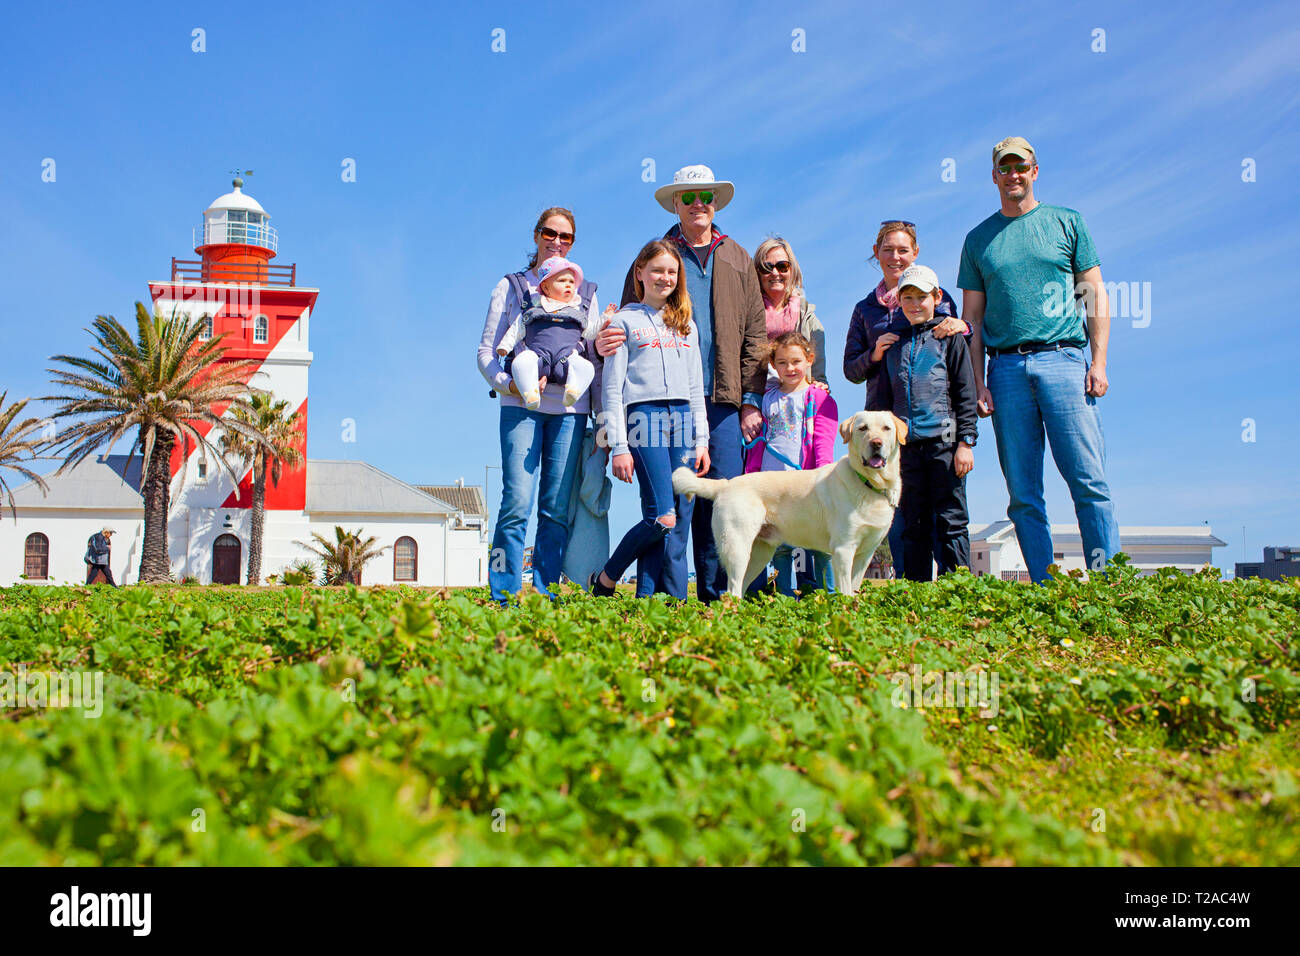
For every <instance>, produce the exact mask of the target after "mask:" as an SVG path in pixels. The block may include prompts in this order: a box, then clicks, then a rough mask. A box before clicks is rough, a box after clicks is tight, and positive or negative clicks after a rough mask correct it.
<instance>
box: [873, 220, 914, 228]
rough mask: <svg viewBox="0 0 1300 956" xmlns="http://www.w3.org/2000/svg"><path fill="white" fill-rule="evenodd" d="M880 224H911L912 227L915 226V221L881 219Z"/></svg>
mask: <svg viewBox="0 0 1300 956" xmlns="http://www.w3.org/2000/svg"><path fill="white" fill-rule="evenodd" d="M880 224H881V225H882V226H911V227H912V228H913V229H915V228H916V223H914V222H908V221H907V220H906V219H882V220H880Z"/></svg>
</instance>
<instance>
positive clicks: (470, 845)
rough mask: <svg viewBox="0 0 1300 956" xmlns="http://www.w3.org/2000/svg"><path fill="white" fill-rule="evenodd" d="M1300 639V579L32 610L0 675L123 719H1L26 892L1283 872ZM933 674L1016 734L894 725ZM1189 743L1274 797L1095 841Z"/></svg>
mask: <svg viewBox="0 0 1300 956" xmlns="http://www.w3.org/2000/svg"><path fill="white" fill-rule="evenodd" d="M1297 621H1300V587H1297V586H1295V585H1279V584H1270V583H1267V582H1252V583H1240V582H1234V583H1228V584H1224V583H1221V582H1219V581H1217V580H1215V579H1213V578H1211V577H1210V576H1208V575H1201V576H1196V577H1185V576H1182V575H1177V574H1172V573H1171V574H1160V575H1156V576H1153V577H1149V578H1138V577H1137V576H1136V574H1135V573H1134V572H1133V571H1132V570H1131V569H1129V568H1126V567H1125V566H1124V565H1123V564H1122V563H1121V564H1119V565H1117V566H1115V567H1113V568H1112V569H1111V570H1110V571H1109V572H1108V573H1107V574H1106V575H1105V576H1096V577H1095V578H1094V580H1092V581H1089V582H1085V581H1082V580H1079V579H1077V578H1073V577H1069V576H1058V577H1057V578H1056V579H1054V580H1053V581H1052V582H1051V583H1050V584H1048V585H1047V586H1045V587H1032V586H1026V585H1020V584H1013V583H1008V582H1002V581H997V580H994V579H991V578H987V577H983V578H975V577H972V576H970V575H969V574H957V575H952V576H949V577H947V578H945V579H944V580H943V581H941V582H938V583H936V584H932V585H916V584H909V583H904V582H898V583H893V584H890V585H888V586H884V587H874V588H870V589H868V590H866V591H865V592H864V593H863V594H861V595H859V596H857V597H856V598H853V599H845V598H840V597H831V598H828V597H827V596H826V595H824V594H817V595H814V596H811V597H809V598H808V599H806V600H803V601H791V600H789V599H786V598H780V597H776V598H759V599H757V600H754V601H749V602H745V603H743V604H740V605H726V606H713V607H707V606H702V605H699V604H695V603H690V604H686V605H675V604H673V603H672V602H669V601H666V600H665V599H663V598H654V599H650V600H643V601H635V600H633V599H631V598H628V597H618V598H612V599H605V600H601V599H593V598H590V597H587V596H586V595H581V594H580V593H578V592H574V593H573V594H572V595H571V596H567V597H565V598H563V599H562V600H561V601H559V602H557V603H555V604H552V603H551V602H549V601H546V600H543V599H541V598H540V597H538V596H535V595H533V596H529V597H527V598H526V599H524V600H523V601H522V602H521V603H520V604H518V605H516V606H512V607H511V608H508V609H504V610H503V609H500V608H497V607H495V606H494V605H492V604H491V603H490V602H489V601H488V600H487V595H486V594H485V593H483V592H481V591H461V592H455V593H450V594H440V595H435V594H429V593H423V592H419V593H417V592H413V591H411V590H410V589H405V588H383V589H379V588H376V589H373V590H370V591H366V590H363V589H358V588H355V587H346V588H344V589H342V590H331V591H324V590H314V589H310V588H286V589H283V590H279V591H241V590H237V589H210V590H209V589H193V590H191V589H185V590H183V591H182V590H181V589H170V588H166V587H162V588H150V587H131V588H124V589H121V590H119V591H111V592H107V593H104V592H101V591H99V590H96V591H91V590H90V589H86V588H48V587H40V588H38V587H27V586H18V587H15V588H11V589H7V590H5V591H3V592H0V628H3V631H2V633H4V634H5V635H7V638H6V639H5V640H3V641H0V671H6V670H7V671H11V672H12V671H13V670H15V669H16V667H17V665H18V663H19V662H21V663H22V664H23V665H24V666H25V667H26V669H27V671H29V672H32V671H38V670H45V671H56V670H63V671H72V670H99V671H103V672H104V673H105V687H104V690H105V698H106V703H105V707H104V712H103V716H102V717H100V718H98V719H93V718H88V717H85V716H83V715H82V714H81V713H80V712H78V711H75V710H61V709H54V708H38V709H35V710H23V709H21V708H15V709H14V711H13V712H12V713H11V714H6V715H4V716H9V717H11V718H12V719H8V720H0V865H5V864H31V863H42V864H49V865H59V864H65V863H74V864H146V865H172V864H178V863H201V864H219V865H236V864H363V865H384V864H428V863H469V864H473V863H493V864H497V863H549V864H575V863H582V864H589V863H595V864H625V863H656V864H683V863H685V864H695V863H710V864H791V863H807V864H863V863H870V864H885V863H922V864H923V863H957V864H1000V863H1019V864H1115V863H1120V862H1145V863H1177V862H1188V861H1189V860H1190V862H1210V861H1214V860H1220V859H1228V860H1232V861H1235V862H1256V863H1259V862H1265V863H1267V862H1276V861H1278V860H1281V859H1283V858H1285V857H1286V856H1287V855H1288V854H1291V855H1293V854H1295V852H1296V849H1297V840H1296V837H1295V832H1296V828H1295V826H1294V824H1295V807H1296V789H1297V788H1296V786H1295V781H1294V774H1293V772H1292V771H1289V770H1286V769H1284V768H1279V767H1277V766H1276V759H1275V757H1274V756H1273V755H1274V754H1275V752H1277V753H1283V754H1290V756H1291V760H1292V763H1294V742H1295V734H1294V728H1293V727H1292V726H1291V725H1292V722H1293V721H1294V719H1295V717H1296V716H1297V711H1296V706H1297V705H1296V700H1297V694H1296V690H1297V651H1296V643H1295V632H1296V627H1297ZM913 666H915V667H917V668H919V669H920V670H921V671H924V672H945V673H957V674H962V673H971V672H983V673H988V674H996V675H997V676H998V677H999V693H1000V700H999V707H998V710H999V712H998V714H997V715H996V716H988V717H981V716H980V715H979V714H978V712H977V708H972V707H965V708H960V707H954V706H950V705H948V704H946V703H939V704H931V703H930V702H928V701H926V702H923V704H922V706H920V707H917V706H915V705H914V704H915V702H910V703H909V702H908V701H904V703H909V706H905V707H904V706H898V705H897V704H898V703H899V700H898V697H899V688H898V683H897V680H896V679H894V675H897V674H899V673H905V672H908V671H909V668H911V667H913ZM1189 750H1196V751H1197V752H1198V754H1199V756H1198V757H1197V758H1195V760H1200V761H1202V763H1203V764H1204V766H1205V767H1206V768H1207V771H1206V773H1207V775H1208V774H1209V769H1208V768H1210V767H1212V766H1213V767H1215V770H1214V773H1215V774H1217V776H1215V777H1214V779H1215V780H1216V781H1217V780H1219V778H1220V777H1223V778H1224V779H1225V780H1226V779H1227V778H1226V777H1225V776H1224V773H1223V772H1220V771H1219V770H1218V769H1217V767H1218V764H1215V763H1214V762H1215V761H1220V762H1222V761H1228V760H1234V761H1237V763H1235V764H1233V766H1232V771H1231V772H1232V774H1236V775H1237V776H1236V778H1235V779H1234V781H1233V782H1232V787H1233V788H1235V791H1233V792H1237V793H1242V794H1247V795H1253V798H1251V799H1248V798H1246V797H1242V798H1238V802H1237V803H1235V804H1227V805H1225V806H1224V807H1223V808H1221V809H1217V810H1216V809H1214V808H1211V809H1209V810H1206V809H1203V808H1202V809H1201V810H1200V811H1199V812H1198V816H1197V817H1196V818H1195V820H1194V822H1189V823H1188V824H1186V825H1184V824H1182V823H1180V824H1179V825H1178V826H1173V825H1170V824H1168V823H1161V822H1158V821H1156V819H1155V817H1154V815H1153V816H1152V820H1151V821H1147V822H1144V823H1143V825H1142V826H1138V825H1135V824H1133V823H1124V824H1121V823H1120V822H1113V823H1112V825H1111V826H1110V827H1109V828H1108V829H1106V830H1105V831H1104V832H1098V831H1097V830H1096V827H1095V826H1092V827H1090V826H1089V825H1088V822H1089V817H1088V814H1089V812H1090V808H1092V807H1098V806H1103V807H1104V806H1112V807H1113V810H1112V815H1111V819H1112V820H1113V821H1124V820H1132V819H1133V815H1134V814H1137V815H1138V816H1139V817H1140V816H1141V815H1142V814H1143V812H1144V811H1143V808H1142V807H1140V806H1132V807H1130V806H1129V805H1127V804H1124V805H1123V806H1117V804H1122V803H1123V801H1124V800H1125V796H1124V794H1123V792H1122V791H1123V789H1124V788H1125V787H1126V786H1128V784H1126V783H1121V776H1120V775H1121V774H1123V773H1128V772H1129V770H1128V769H1127V768H1124V767H1120V766H1119V765H1118V764H1117V763H1116V757H1115V754H1122V753H1124V752H1133V753H1145V754H1149V755H1151V756H1152V759H1158V760H1161V761H1164V760H1168V761H1174V760H1175V759H1177V760H1178V761H1183V765H1184V766H1192V765H1191V764H1186V763H1185V760H1184V758H1186V757H1187V752H1188V751H1189ZM1180 753H1181V754H1182V755H1183V756H1182V757H1178V754H1180ZM1257 754H1258V755H1259V760H1258V761H1256V759H1255V755H1257ZM1284 759H1285V758H1284ZM1195 760H1194V761H1193V763H1195ZM1268 761H1272V762H1271V763H1268ZM1262 763H1267V770H1264V769H1261V764H1262ZM1053 775H1058V776H1053ZM1049 779H1052V780H1055V781H1056V782H1057V784H1059V789H1058V790H1057V791H1056V792H1054V793H1048V792H1043V790H1044V788H1045V787H1046V786H1047V783H1046V781H1047V780H1049ZM1123 779H1127V778H1123ZM1198 779H1199V778H1198ZM1192 785H1193V783H1192V782H1189V783H1187V786H1189V787H1190V786H1192ZM1196 785H1197V786H1200V784H1196ZM1215 786H1216V787H1217V788H1218V789H1216V790H1215V793H1216V794H1217V793H1219V792H1220V791H1223V792H1228V791H1227V790H1225V789H1224V788H1225V787H1227V784H1226V783H1224V784H1223V785H1222V786H1220V785H1219V784H1218V783H1216V784H1215ZM1135 787H1136V785H1135ZM1265 792H1266V793H1267V794H1268V795H1269V797H1268V799H1267V800H1263V799H1262V796H1261V795H1262V794H1263V793H1265ZM1152 821H1155V822H1152ZM200 824H201V825H200ZM1247 824H1249V826H1250V827H1251V828H1252V829H1250V830H1243V829H1241V828H1242V827H1244V826H1246V825H1247ZM1180 827H1181V828H1182V829H1180ZM1196 828H1199V831H1200V832H1201V833H1203V834H1205V839H1201V840H1197V839H1195V838H1193V837H1189V835H1188V833H1187V832H1186V831H1187V830H1188V829H1192V831H1193V834H1194V833H1195V832H1197V831H1196ZM1260 833H1268V834H1276V838H1272V837H1270V839H1268V840H1265V841H1262V842H1260V843H1259V845H1256V843H1255V841H1256V840H1258V839H1259V834H1260Z"/></svg>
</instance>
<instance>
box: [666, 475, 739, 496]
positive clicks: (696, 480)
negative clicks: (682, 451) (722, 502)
mask: <svg viewBox="0 0 1300 956" xmlns="http://www.w3.org/2000/svg"><path fill="white" fill-rule="evenodd" d="M726 483H727V482H726V479H718V478H701V477H699V476H698V475H696V474H695V472H694V471H692V470H691V469H689V468H678V469H677V470H676V471H674V472H673V491H675V492H677V493H678V494H679V495H680V494H684V495H686V497H687V498H694V497H695V496H696V495H699V496H700V497H701V498H708V499H710V500H712V499H713V498H716V497H718V494H719V493H720V492H721V491H722V488H723V486H724V485H725V484H726Z"/></svg>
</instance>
